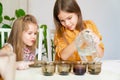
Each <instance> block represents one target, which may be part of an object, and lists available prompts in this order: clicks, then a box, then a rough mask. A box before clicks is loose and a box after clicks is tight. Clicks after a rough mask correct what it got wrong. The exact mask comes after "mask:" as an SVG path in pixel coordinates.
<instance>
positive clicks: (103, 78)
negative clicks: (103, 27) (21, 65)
mask: <svg viewBox="0 0 120 80" xmlns="http://www.w3.org/2000/svg"><path fill="white" fill-rule="evenodd" d="M119 68H120V60H108V61H103V62H102V71H101V73H100V74H99V75H91V74H88V73H85V75H82V76H81V75H79V76H78V75H74V74H72V73H70V74H69V75H67V76H62V75H59V74H57V73H55V74H54V75H53V76H44V75H43V74H42V73H41V68H29V69H27V70H17V71H16V79H15V80H120V69H119Z"/></svg>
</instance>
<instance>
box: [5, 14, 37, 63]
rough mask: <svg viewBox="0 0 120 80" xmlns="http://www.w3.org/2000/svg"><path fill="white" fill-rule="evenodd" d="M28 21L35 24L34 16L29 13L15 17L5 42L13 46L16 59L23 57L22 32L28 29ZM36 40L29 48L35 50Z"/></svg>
mask: <svg viewBox="0 0 120 80" xmlns="http://www.w3.org/2000/svg"><path fill="white" fill-rule="evenodd" d="M30 23H32V24H35V25H37V20H36V18H35V17H34V16H33V15H30V14H28V15H25V16H23V17H20V18H18V19H16V20H15V21H14V23H13V26H12V30H11V33H10V36H9V38H8V41H7V42H8V43H10V44H11V45H12V46H13V51H14V52H15V53H16V58H17V59H16V60H17V61H19V60H22V58H23V57H22V56H23V47H24V44H23V41H22V33H23V31H25V30H27V29H28V24H30ZM37 26H38V25H37ZM36 42H37V41H36ZM36 42H35V44H34V45H33V46H31V47H29V49H30V50H32V51H33V50H35V48H36Z"/></svg>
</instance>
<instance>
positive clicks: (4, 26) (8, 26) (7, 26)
mask: <svg viewBox="0 0 120 80" xmlns="http://www.w3.org/2000/svg"><path fill="white" fill-rule="evenodd" d="M2 28H11V26H10V25H8V24H4V25H2Z"/></svg>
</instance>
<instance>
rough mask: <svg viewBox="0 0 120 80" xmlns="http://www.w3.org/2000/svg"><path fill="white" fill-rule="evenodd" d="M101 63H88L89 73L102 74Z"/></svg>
mask: <svg viewBox="0 0 120 80" xmlns="http://www.w3.org/2000/svg"><path fill="white" fill-rule="evenodd" d="M101 65H102V63H101V62H89V63H88V72H89V73H90V74H99V73H100V72H101Z"/></svg>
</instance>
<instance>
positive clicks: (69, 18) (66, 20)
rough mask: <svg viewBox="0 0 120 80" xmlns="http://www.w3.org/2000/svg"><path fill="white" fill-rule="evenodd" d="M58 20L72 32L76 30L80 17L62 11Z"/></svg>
mask: <svg viewBox="0 0 120 80" xmlns="http://www.w3.org/2000/svg"><path fill="white" fill-rule="evenodd" d="M58 18H59V20H60V23H61V24H62V25H63V26H65V27H66V28H68V29H70V30H74V29H75V27H76V25H77V22H78V16H77V14H75V13H68V12H64V11H60V13H59V15H58Z"/></svg>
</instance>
